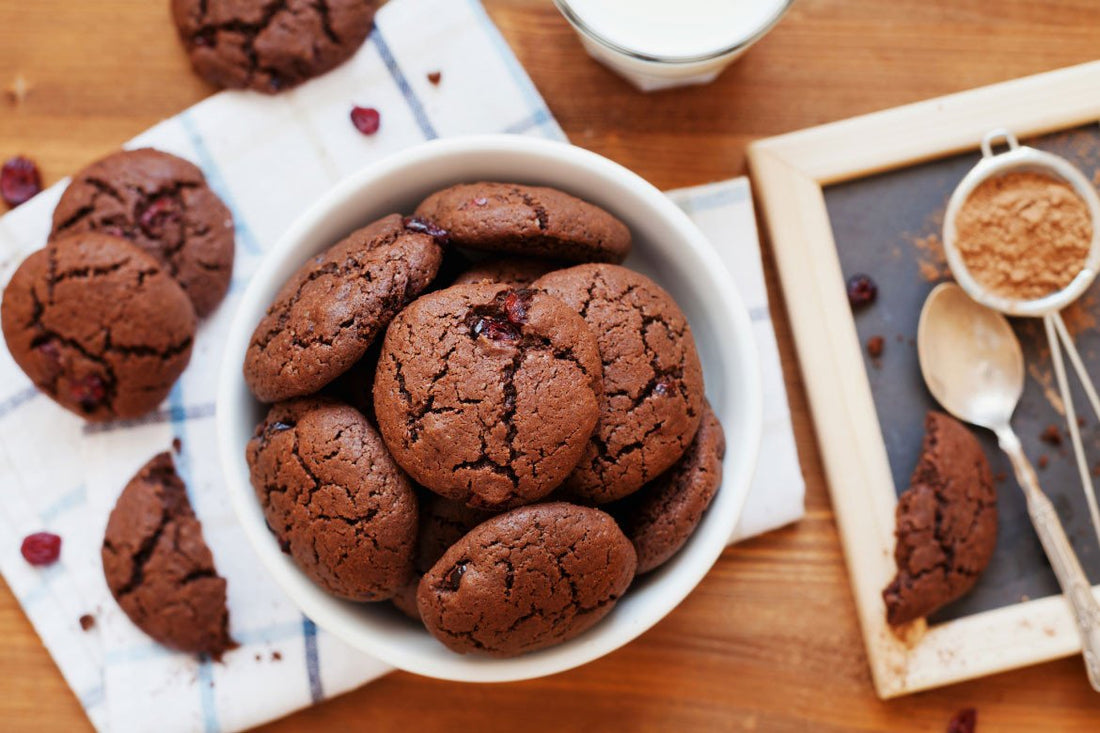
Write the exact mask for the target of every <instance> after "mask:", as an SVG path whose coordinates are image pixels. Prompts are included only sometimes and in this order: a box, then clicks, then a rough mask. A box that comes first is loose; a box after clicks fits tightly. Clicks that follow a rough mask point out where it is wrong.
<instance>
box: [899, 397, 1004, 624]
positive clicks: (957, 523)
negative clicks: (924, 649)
mask: <svg viewBox="0 0 1100 733" xmlns="http://www.w3.org/2000/svg"><path fill="white" fill-rule="evenodd" d="M924 427H925V435H924V446H923V448H922V449H921V455H920V458H919V459H918V461H917V467H916V469H915V470H914V471H913V478H912V479H911V481H910V485H909V488H908V489H907V490H906V491H905V492H904V493H903V494H902V495H901V497H900V498H899V499H898V506H897V529H896V532H895V533H896V536H897V545H896V547H895V549H894V560H895V561H896V562H897V566H898V574H897V576H896V577H895V578H894V580H893V581H892V582H891V583H890V585H888V586H887V587H886V590H884V591H883V592H882V598H883V600H884V601H885V602H886V618H887V620H888V621H889V622H890V624H891V625H894V626H898V625H900V624H904V623H908V622H909V621H913V620H915V619H918V618H921V617H922V616H927V615H928V614H930V613H932V612H933V611H935V610H936V609H938V608H940V607H941V606H944V605H946V604H948V603H950V602H951V601H953V600H955V599H956V598H959V597H960V596H962V595H963V594H965V593H966V592H967V591H968V590H970V589H971V588H972V587H973V586H974V583H976V582H977V580H978V576H979V575H981V572H982V571H983V570H984V569H985V566H986V565H988V564H989V560H990V558H991V557H992V556H993V548H994V546H995V545H996V544H997V494H996V490H995V489H994V487H993V476H992V474H991V472H990V470H989V463H988V462H987V461H986V458H985V453H983V452H982V447H981V445H980V444H979V443H978V440H977V438H975V437H974V435H973V433H971V432H970V431H969V430H967V428H966V427H965V426H963V425H962V423H960V422H959V421H958V420H955V419H954V418H952V417H949V416H948V415H945V414H943V413H940V412H929V413H928V416H927V417H926V418H925V421H924Z"/></svg>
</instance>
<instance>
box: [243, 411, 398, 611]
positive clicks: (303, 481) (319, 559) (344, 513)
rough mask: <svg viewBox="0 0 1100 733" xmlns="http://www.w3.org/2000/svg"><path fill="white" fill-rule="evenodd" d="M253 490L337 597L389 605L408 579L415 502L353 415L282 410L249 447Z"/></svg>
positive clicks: (306, 567)
mask: <svg viewBox="0 0 1100 733" xmlns="http://www.w3.org/2000/svg"><path fill="white" fill-rule="evenodd" d="M247 458H248V466H249V472H250V477H251V480H252V487H253V488H254V489H255V490H256V495H257V496H258V497H259V499H260V504H261V505H262V506H263V509H264V516H265V518H266V519H267V523H268V526H270V527H271V531H272V532H273V533H274V534H275V537H276V538H277V539H278V540H279V543H280V544H281V545H282V546H283V548H284V549H285V550H286V552H287V553H289V554H290V556H291V558H293V560H294V562H295V564H297V565H298V567H299V568H301V569H302V571H303V572H305V574H306V575H308V576H309V577H310V578H312V579H313V581H314V582H316V583H317V584H318V585H320V586H321V587H322V588H324V589H325V590H327V591H328V592H329V593H332V594H333V595H337V596H339V597H341V598H348V599H351V600H355V601H384V600H386V599H388V598H391V597H392V596H393V594H394V593H395V592H396V591H397V589H398V588H400V587H401V585H402V583H404V582H405V580H406V579H407V578H408V577H409V573H410V572H411V570H412V560H413V550H414V546H415V543H416V513H417V507H416V495H415V494H414V493H413V489H412V486H411V485H410V484H409V480H408V478H406V476H405V474H403V473H402V472H401V469H400V468H398V467H397V464H396V463H394V462H393V459H391V458H390V456H389V454H388V453H387V452H386V447H385V446H384V445H383V444H382V439H381V438H379V437H378V433H376V432H375V430H374V428H372V427H371V426H370V423H368V422H367V420H366V418H365V417H363V416H362V415H361V414H360V413H359V412H357V411H356V410H355V409H354V408H351V407H348V406H347V405H341V404H339V403H335V402H330V401H327V400H318V399H313V398H305V399H298V400H291V401H289V402H282V403H279V404H277V405H275V406H274V407H272V408H271V410H270V411H269V412H268V414H267V418H266V419H265V420H264V421H263V422H262V423H260V425H259V426H257V427H256V432H255V434H254V435H253V437H252V440H250V441H249V443H248V448H247Z"/></svg>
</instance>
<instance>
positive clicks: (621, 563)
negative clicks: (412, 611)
mask: <svg viewBox="0 0 1100 733" xmlns="http://www.w3.org/2000/svg"><path fill="white" fill-rule="evenodd" d="M635 564H636V558H635V555H634V547H633V546H632V545H631V544H630V540H628V539H627V538H626V536H624V535H623V533H622V531H621V530H620V529H619V526H618V525H617V524H615V520H614V519H612V518H611V516H610V515H608V514H606V513H604V512H602V511H600V510H598V509H591V508H587V507H580V506H576V505H574V504H566V503H562V502H558V503H551V504H538V505H536V506H529V507H521V508H519V509H513V510H512V511H510V512H507V513H505V514H501V515H500V516H497V517H494V518H492V519H489V520H488V521H485V522H483V523H481V524H479V525H478V526H477V527H476V528H474V529H473V530H472V531H471V532H469V533H468V534H466V535H465V536H464V537H463V538H462V539H461V540H459V541H458V543H456V544H455V545H453V546H451V548H450V549H448V550H447V551H446V552H445V553H444V554H443V557H441V558H440V559H439V562H437V563H436V564H435V565H434V566H433V567H432V569H431V570H429V571H428V573H427V574H425V575H424V578H423V579H422V580H421V581H420V588H419V590H418V591H417V606H418V608H419V610H420V615H421V618H422V619H423V621H424V625H425V626H426V627H427V628H428V631H430V632H431V634H432V635H433V636H435V638H437V639H438V640H439V641H441V642H442V643H443V644H444V645H446V646H447V648H449V649H451V650H452V651H456V652H459V653H463V654H465V653H475V654H487V655H491V656H497V657H511V656H516V655H518V654H523V653H526V652H531V651H535V650H537V649H543V648H545V647H548V646H553V645H554V644H559V643H561V642H564V641H568V640H569V639H572V638H573V637H575V636H578V635H579V634H581V633H582V632H584V631H586V630H587V629H589V628H591V627H592V626H593V625H595V624H596V623H597V622H598V621H600V620H601V619H602V618H603V617H604V616H606V615H607V614H608V613H610V611H611V609H612V608H614V606H615V603H616V602H617V601H618V599H619V597H620V596H622V594H623V593H624V592H625V591H626V589H627V587H629V585H630V582H631V581H632V580H633V579H634V568H635Z"/></svg>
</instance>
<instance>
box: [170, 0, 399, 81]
mask: <svg viewBox="0 0 1100 733" xmlns="http://www.w3.org/2000/svg"><path fill="white" fill-rule="evenodd" d="M377 4H378V3H377V1H376V0H277V1H273V0H172V17H173V18H174V19H175V22H176V28H177V30H178V31H179V35H180V38H181V39H182V40H183V43H184V46H185V47H186V48H187V55H188V56H189V57H190V58H191V65H192V66H193V67H194V68H195V71H196V72H197V73H198V75H199V76H201V77H202V78H204V79H206V80H207V81H208V82H210V83H211V84H216V85H217V86H220V87H228V88H231V89H244V88H246V87H247V88H251V89H255V90H257V91H260V92H266V93H268V94H274V93H275V92H278V91H281V90H283V89H289V88H290V87H293V86H295V85H297V84H301V83H302V82H304V81H306V80H307V79H311V78H313V77H315V76H319V75H320V74H323V73H324V72H326V71H328V70H329V69H332V68H334V67H336V66H339V65H340V64H342V63H343V62H344V61H346V60H347V59H349V58H351V57H352V56H354V55H355V52H356V51H357V50H358V49H359V47H360V46H361V45H362V44H363V41H364V40H366V38H367V36H368V35H369V34H370V30H371V27H372V22H373V20H374V10H375V7H376V6H377Z"/></svg>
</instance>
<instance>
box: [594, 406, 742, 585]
mask: <svg viewBox="0 0 1100 733" xmlns="http://www.w3.org/2000/svg"><path fill="white" fill-rule="evenodd" d="M725 455H726V436H725V434H724V433H723V431H722V424H721V423H719V422H718V417H717V415H715V414H714V411H713V410H711V408H710V404H708V403H706V402H704V403H703V420H702V422H701V423H700V425H699V430H698V431H697V432H696V433H695V439H694V440H693V441H692V442H691V445H690V446H688V449H687V452H686V453H684V455H683V456H682V457H681V458H680V460H679V461H677V462H676V464H675V465H674V466H673V467H672V468H670V469H669V470H668V471H665V472H664V473H663V474H661V475H660V476H658V477H657V478H656V479H654V480H653V481H650V482H649V483H648V484H646V485H645V486H643V487H642V488H641V489H640V490H638V491H637V492H635V493H634V494H632V495H631V496H629V497H627V498H626V499H625V500H624V502H623V503H624V506H622V507H616V508H615V509H613V510H609V511H611V513H612V514H614V515H616V516H618V517H620V523H621V524H622V527H623V532H625V533H626V536H627V537H629V538H630V541H631V542H633V543H634V550H635V551H636V552H637V553H638V574H639V575H641V574H642V573H648V572H649V571H650V570H653V569H655V568H657V567H660V566H661V565H662V564H664V563H665V562H667V561H668V560H669V558H671V557H672V556H673V555H675V554H676V553H677V552H678V551H679V550H680V548H681V547H683V546H684V543H685V542H687V541H688V539H689V538H690V537H691V535H692V534H693V533H694V532H695V528H696V527H698V526H699V522H700V521H702V519H703V513H704V512H705V511H706V510H707V507H708V506H710V502H711V500H712V499H714V495H715V494H716V493H718V486H719V485H720V484H721V482H722V458H723V457H724V456H725Z"/></svg>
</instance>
